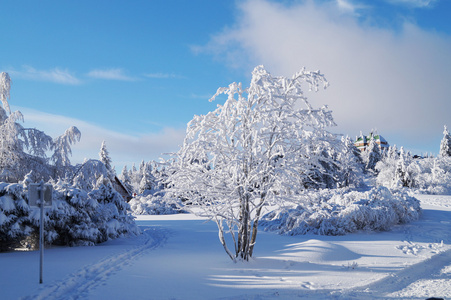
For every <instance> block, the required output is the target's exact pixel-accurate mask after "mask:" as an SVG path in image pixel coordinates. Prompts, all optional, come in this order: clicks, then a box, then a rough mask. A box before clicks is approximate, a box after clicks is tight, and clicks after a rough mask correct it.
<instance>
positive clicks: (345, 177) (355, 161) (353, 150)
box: [337, 136, 363, 187]
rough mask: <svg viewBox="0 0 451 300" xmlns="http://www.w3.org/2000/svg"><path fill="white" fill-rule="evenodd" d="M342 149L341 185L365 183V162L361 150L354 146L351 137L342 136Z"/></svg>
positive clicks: (339, 180)
mask: <svg viewBox="0 0 451 300" xmlns="http://www.w3.org/2000/svg"><path fill="white" fill-rule="evenodd" d="M341 142H342V144H343V147H342V151H341V152H340V153H339V154H338V157H337V160H338V161H339V164H338V166H339V169H340V170H339V179H338V185H339V187H347V186H354V187H359V186H361V185H362V184H363V162H362V158H361V157H360V151H359V149H357V147H355V146H354V143H353V141H352V140H351V138H349V137H348V136H347V137H342V139H341Z"/></svg>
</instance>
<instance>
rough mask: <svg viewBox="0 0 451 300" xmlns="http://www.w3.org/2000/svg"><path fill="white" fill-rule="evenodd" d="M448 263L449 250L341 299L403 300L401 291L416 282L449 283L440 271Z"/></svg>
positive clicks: (450, 253) (345, 295)
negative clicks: (429, 280)
mask: <svg viewBox="0 0 451 300" xmlns="http://www.w3.org/2000/svg"><path fill="white" fill-rule="evenodd" d="M450 262H451V249H449V250H447V251H445V252H442V253H440V254H436V255H434V256H432V257H431V258H429V259H426V260H424V261H422V262H419V263H417V264H414V265H412V266H409V267H407V268H405V269H402V270H401V271H399V272H397V273H394V274H391V275H389V276H387V277H384V278H382V279H381V280H378V281H376V282H373V283H371V284H368V285H366V286H363V287H359V288H355V289H353V290H352V291H349V292H344V293H343V295H342V297H344V298H350V299H353V298H355V299H366V298H368V299H377V298H384V299H385V298H387V297H388V298H391V297H393V298H397V297H399V298H403V296H402V292H401V291H402V290H403V289H405V288H407V287H408V286H409V285H411V284H413V283H415V282H417V281H420V280H425V279H439V278H440V279H445V280H448V281H449V280H450V278H449V277H450V276H449V275H447V274H444V273H443V272H441V271H442V270H443V268H444V267H445V266H448V265H449V264H450ZM437 292H439V291H437ZM417 295H418V294H417ZM406 296H407V295H406ZM418 296H420V295H418ZM351 297H352V298H351ZM411 297H412V296H409V298H410V299H412V298H411ZM420 297H421V296H420Z"/></svg>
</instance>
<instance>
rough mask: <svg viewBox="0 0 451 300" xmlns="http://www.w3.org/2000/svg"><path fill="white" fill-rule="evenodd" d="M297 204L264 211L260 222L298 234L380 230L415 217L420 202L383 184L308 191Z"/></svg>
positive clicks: (282, 232) (268, 226) (288, 232)
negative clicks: (362, 190)
mask: <svg viewBox="0 0 451 300" xmlns="http://www.w3.org/2000/svg"><path fill="white" fill-rule="evenodd" d="M298 200H299V202H301V203H300V204H298V205H296V206H292V207H284V208H280V209H276V210H274V211H272V212H270V213H268V214H266V215H265V216H264V217H263V218H262V220H261V222H260V225H261V227H263V228H264V229H265V230H267V231H276V232H278V233H280V234H288V235H299V234H307V233H314V234H320V235H343V234H346V233H352V232H356V231H359V230H365V231H381V230H388V229H390V228H391V227H392V226H394V225H397V224H402V223H407V222H411V221H414V220H417V219H418V218H419V215H420V213H421V208H420V203H419V201H418V200H417V199H415V198H414V197H411V196H409V195H408V194H407V192H406V191H404V190H393V191H390V190H389V189H387V188H385V187H377V188H373V189H371V190H369V191H366V192H358V191H349V190H344V189H339V190H321V191H310V192H307V193H305V194H303V195H301V196H300V197H299V199H298Z"/></svg>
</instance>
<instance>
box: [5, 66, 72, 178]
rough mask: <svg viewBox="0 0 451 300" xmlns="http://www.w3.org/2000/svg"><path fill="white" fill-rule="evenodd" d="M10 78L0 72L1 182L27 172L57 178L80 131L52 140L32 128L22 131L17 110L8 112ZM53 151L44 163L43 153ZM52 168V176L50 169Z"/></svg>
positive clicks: (69, 130) (21, 116)
mask: <svg viewBox="0 0 451 300" xmlns="http://www.w3.org/2000/svg"><path fill="white" fill-rule="evenodd" d="M10 88H11V79H10V77H9V75H8V74H7V73H4V72H3V73H0V100H1V101H2V107H0V175H1V180H4V181H8V182H17V181H19V180H20V179H22V178H23V177H24V176H25V174H27V173H28V172H29V171H30V170H34V171H35V174H36V175H40V176H41V178H46V179H47V178H49V177H50V176H53V175H61V174H62V173H64V171H62V170H60V169H61V167H64V166H68V165H70V161H69V158H68V157H69V155H70V154H71V148H70V145H71V144H73V143H74V142H75V141H77V140H79V139H80V131H79V130H78V129H77V128H76V127H71V128H69V129H68V130H66V133H65V134H64V135H62V136H61V137H59V138H56V139H55V140H53V139H52V138H51V137H50V136H48V135H47V134H45V133H44V132H43V131H40V130H38V129H35V128H24V127H23V126H22V125H20V123H19V122H23V115H22V113H21V112H20V111H15V112H11V110H10V107H9V103H8V99H9V98H10ZM51 150H53V151H54V154H53V156H52V161H53V162H54V166H50V165H49V164H48V158H47V156H46V153H47V152H48V151H51ZM53 168H56V170H55V173H56V174H53V172H52V169H53Z"/></svg>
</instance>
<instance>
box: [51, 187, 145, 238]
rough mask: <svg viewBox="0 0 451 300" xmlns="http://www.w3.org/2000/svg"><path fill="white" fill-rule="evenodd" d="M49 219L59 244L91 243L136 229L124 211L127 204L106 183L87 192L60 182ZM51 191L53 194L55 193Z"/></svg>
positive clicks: (126, 208)
mask: <svg viewBox="0 0 451 300" xmlns="http://www.w3.org/2000/svg"><path fill="white" fill-rule="evenodd" d="M55 194H56V200H54V204H53V207H52V209H51V211H50V212H49V219H50V223H51V226H53V229H51V230H49V231H52V230H53V232H54V234H55V235H56V237H57V238H56V240H55V243H57V244H62V245H94V244H96V243H101V242H104V241H106V240H108V239H111V238H117V237H120V236H123V235H124V234H132V235H136V234H138V233H139V229H138V227H137V226H136V224H135V223H134V217H133V216H132V215H131V214H130V213H129V212H128V211H129V208H130V207H129V205H128V204H127V203H126V202H125V201H124V200H123V198H122V196H121V195H120V194H119V193H118V192H117V191H116V190H114V189H113V187H112V186H111V184H110V183H107V184H101V185H99V187H98V188H96V189H94V190H92V191H91V192H89V193H88V192H86V191H84V190H80V189H78V188H74V187H67V186H64V185H62V186H61V185H60V186H57V187H56V191H55ZM55 194H54V195H55Z"/></svg>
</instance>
